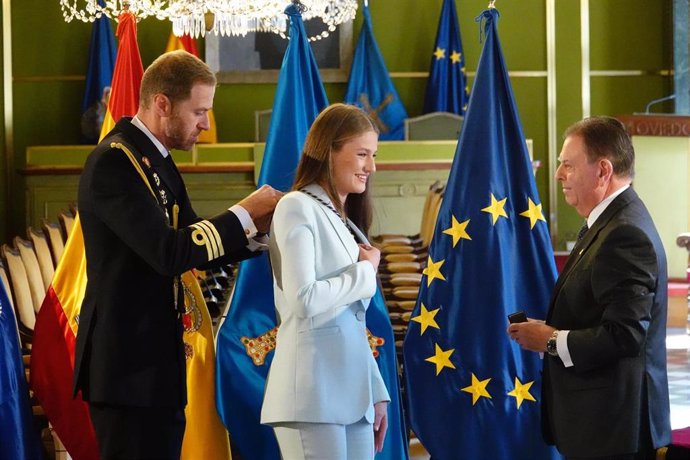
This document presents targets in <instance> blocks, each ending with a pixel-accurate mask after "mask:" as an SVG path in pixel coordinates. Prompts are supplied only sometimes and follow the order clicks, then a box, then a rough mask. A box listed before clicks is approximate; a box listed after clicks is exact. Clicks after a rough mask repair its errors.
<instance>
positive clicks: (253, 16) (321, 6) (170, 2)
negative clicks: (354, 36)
mask: <svg viewBox="0 0 690 460" xmlns="http://www.w3.org/2000/svg"><path fill="white" fill-rule="evenodd" d="M59 1H60V8H61V9H62V15H63V17H64V19H65V21H66V22H71V21H72V20H75V19H76V20H79V21H83V22H93V21H95V20H96V19H98V18H100V17H101V16H104V15H105V16H107V17H109V18H111V19H117V17H118V16H119V15H120V13H121V12H122V11H123V10H125V9H129V10H130V11H131V12H132V13H134V14H135V16H136V17H137V19H144V18H147V17H149V16H154V17H156V18H157V19H160V20H164V19H168V20H170V21H171V23H172V26H173V33H174V34H175V35H178V36H180V35H184V34H189V35H191V36H192V37H195V38H196V37H199V36H204V35H205V34H206V32H207V28H206V24H207V21H206V17H207V16H208V15H210V16H212V17H213V20H212V21H210V23H211V24H212V27H211V29H210V32H212V33H215V34H219V35H222V36H243V35H246V34H247V33H249V32H274V33H277V34H280V35H281V36H283V37H285V33H286V30H287V18H286V16H285V13H284V10H285V7H286V6H287V4H288V3H289V2H290V0H59ZM292 1H293V3H300V4H302V5H303V6H304V12H303V15H302V16H303V18H304V20H305V21H307V20H310V19H320V20H321V21H323V23H324V24H325V30H324V31H323V32H321V33H320V34H318V35H317V36H315V37H311V38H310V40H312V41H313V40H320V39H322V38H324V37H327V36H328V34H329V32H333V31H334V30H335V29H336V27H337V26H338V25H339V24H342V23H343V22H347V21H351V20H352V19H354V17H355V14H356V12H357V0H292Z"/></svg>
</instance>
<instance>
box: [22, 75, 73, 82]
mask: <svg viewBox="0 0 690 460" xmlns="http://www.w3.org/2000/svg"><path fill="white" fill-rule="evenodd" d="M12 80H13V81H15V82H22V83H23V82H42V81H84V80H86V76H85V75H25V76H16V77H14V78H13V79H12Z"/></svg>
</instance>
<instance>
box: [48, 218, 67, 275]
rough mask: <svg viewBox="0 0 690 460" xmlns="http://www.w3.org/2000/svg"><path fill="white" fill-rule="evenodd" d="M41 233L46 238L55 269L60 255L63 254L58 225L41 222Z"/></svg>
mask: <svg viewBox="0 0 690 460" xmlns="http://www.w3.org/2000/svg"><path fill="white" fill-rule="evenodd" d="M43 232H44V233H45V235H46V236H47V237H48V243H49V244H50V253H51V254H52V256H53V262H54V263H55V267H57V265H58V263H59V262H60V258H61V257H62V253H63V252H65V241H64V240H63V239H62V230H61V229H60V225H59V224H57V223H55V222H48V221H43Z"/></svg>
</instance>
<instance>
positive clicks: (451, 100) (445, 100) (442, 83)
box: [424, 0, 470, 115]
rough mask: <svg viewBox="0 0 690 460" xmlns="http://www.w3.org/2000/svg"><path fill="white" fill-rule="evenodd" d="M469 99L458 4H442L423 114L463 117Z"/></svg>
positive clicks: (451, 0)
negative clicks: (439, 113) (456, 6)
mask: <svg viewBox="0 0 690 460" xmlns="http://www.w3.org/2000/svg"><path fill="white" fill-rule="evenodd" d="M469 98H470V96H469V91H468V88H467V76H466V75H465V55H464V53H463V52H462V40H461V39H460V25H459V24H458V15H457V12H456V11H455V0H443V7H442V8H441V18H440V19H439V21H438V30H437V31H436V43H435V44H434V52H433V55H432V57H431V69H430V71H429V80H427V83H426V97H425V98H424V113H429V112H452V113H457V114H458V115H464V114H465V110H467V101H469Z"/></svg>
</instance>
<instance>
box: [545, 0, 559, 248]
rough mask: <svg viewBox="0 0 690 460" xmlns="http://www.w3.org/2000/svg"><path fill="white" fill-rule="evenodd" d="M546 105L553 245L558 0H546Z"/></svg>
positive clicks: (550, 219)
mask: <svg viewBox="0 0 690 460" xmlns="http://www.w3.org/2000/svg"><path fill="white" fill-rule="evenodd" d="M546 72H547V77H546V91H547V95H546V104H547V117H548V120H547V131H548V134H547V144H548V147H547V148H548V152H547V159H548V162H549V164H548V169H547V171H548V172H549V177H548V178H547V184H548V187H547V190H548V191H549V227H550V229H549V230H550V232H551V238H552V243H555V242H556V235H558V219H557V218H556V215H557V214H556V209H557V207H558V200H557V193H558V191H557V188H556V186H557V185H558V184H557V181H556V180H555V179H554V177H553V176H554V174H555V173H556V163H557V161H556V159H557V156H558V132H557V129H558V127H557V119H556V115H557V113H556V0H546Z"/></svg>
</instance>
